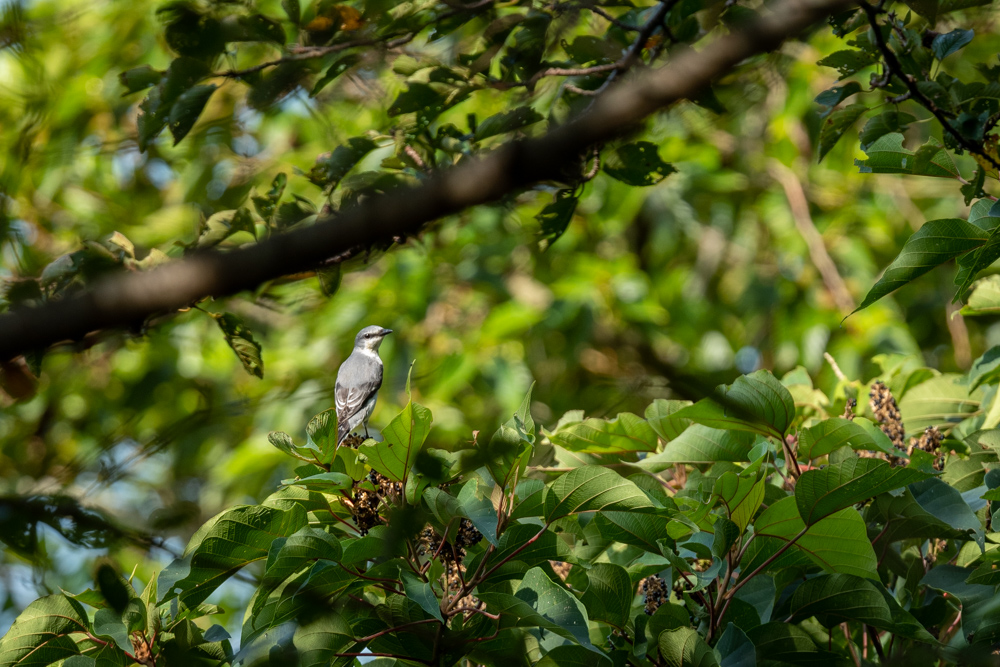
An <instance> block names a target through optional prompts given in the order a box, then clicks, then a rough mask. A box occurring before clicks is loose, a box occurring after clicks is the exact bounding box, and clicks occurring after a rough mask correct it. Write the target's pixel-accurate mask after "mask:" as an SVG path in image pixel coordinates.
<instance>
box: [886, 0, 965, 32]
mask: <svg viewBox="0 0 1000 667" xmlns="http://www.w3.org/2000/svg"><path fill="white" fill-rule="evenodd" d="M980 1H981V0H980ZM904 2H905V4H906V5H907V6H908V7H909V8H910V9H912V10H913V11H915V12H916V13H918V14H920V15H921V16H923V17H924V18H925V19H927V20H928V21H929V22H930V24H931V25H932V26H933V25H934V23H935V22H936V21H937V14H938V0H904Z"/></svg>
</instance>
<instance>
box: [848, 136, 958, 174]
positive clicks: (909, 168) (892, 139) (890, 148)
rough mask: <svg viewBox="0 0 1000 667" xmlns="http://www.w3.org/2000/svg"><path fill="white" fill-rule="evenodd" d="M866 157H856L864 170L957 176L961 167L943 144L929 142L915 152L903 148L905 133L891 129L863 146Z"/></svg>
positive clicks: (861, 170) (863, 171)
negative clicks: (958, 167)
mask: <svg viewBox="0 0 1000 667" xmlns="http://www.w3.org/2000/svg"><path fill="white" fill-rule="evenodd" d="M864 151H865V154H866V155H867V156H868V159H867V160H855V161H854V164H855V166H857V167H858V171H859V172H860V173H862V174H910V175H913V176H936V177H938V178H955V177H956V176H957V175H958V169H957V168H956V167H955V163H954V161H953V160H952V159H951V156H950V155H948V153H947V151H945V150H944V149H943V148H941V147H940V146H938V145H936V144H934V143H927V144H925V145H924V146H921V148H920V150H918V151H917V152H916V153H914V152H913V151H909V150H907V149H905V148H903V135H902V134H898V133H890V134H887V135H885V136H884V137H881V138H879V139H877V140H876V141H875V142H874V143H872V144H871V145H869V146H865V147H864Z"/></svg>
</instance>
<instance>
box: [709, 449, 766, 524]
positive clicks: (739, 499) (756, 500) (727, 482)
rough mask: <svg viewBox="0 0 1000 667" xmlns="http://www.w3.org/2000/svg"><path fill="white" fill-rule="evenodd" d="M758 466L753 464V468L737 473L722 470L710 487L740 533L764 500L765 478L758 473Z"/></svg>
mask: <svg viewBox="0 0 1000 667" xmlns="http://www.w3.org/2000/svg"><path fill="white" fill-rule="evenodd" d="M759 467H760V466H759V465H758V466H755V467H754V468H755V469H753V470H747V471H744V472H742V473H740V474H738V475H737V474H736V473H734V472H732V471H727V472H724V473H723V474H722V475H721V476H720V477H719V478H718V479H717V480H715V486H714V488H713V489H712V493H713V494H714V495H716V496H717V497H718V498H719V501H720V502H722V504H723V505H724V506H725V508H726V513H727V514H728V515H729V519H730V520H731V521H732V522H733V523H735V524H736V525H737V526H738V527H739V529H740V533H742V532H743V531H744V530H746V528H747V525H748V524H749V523H750V519H752V518H753V515H754V514H756V513H757V510H758V509H759V508H760V505H761V503H762V502H763V501H764V491H765V489H764V484H765V479H764V477H763V475H760V474H758V471H757V468H759Z"/></svg>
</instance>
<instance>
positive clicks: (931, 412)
mask: <svg viewBox="0 0 1000 667" xmlns="http://www.w3.org/2000/svg"><path fill="white" fill-rule="evenodd" d="M981 400H982V390H976V391H973V392H970V390H969V387H968V385H966V384H965V378H964V377H963V376H962V375H960V374H958V373H944V374H942V375H938V376H936V377H932V378H931V379H929V380H927V381H926V382H921V383H920V384H918V385H917V386H916V387H913V388H911V389H909V390H908V391H907V392H906V394H905V395H904V396H903V398H902V399H900V401H899V411H900V412H901V413H902V415H903V425H904V426H905V427H906V432H907V433H908V434H915V435H917V434H920V433H922V432H923V431H924V429H926V428H927V427H928V426H938V427H940V428H941V429H942V430H945V429H947V428H950V427H951V426H952V425H954V424H957V423H958V422H960V421H962V420H963V419H965V418H966V417H968V416H969V415H971V414H972V413H974V412H976V411H977V410H979V407H980V402H981Z"/></svg>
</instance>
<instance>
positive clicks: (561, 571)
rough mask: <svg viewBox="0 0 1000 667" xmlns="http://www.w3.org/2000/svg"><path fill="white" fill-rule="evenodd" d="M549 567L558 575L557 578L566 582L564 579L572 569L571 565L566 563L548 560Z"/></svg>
mask: <svg viewBox="0 0 1000 667" xmlns="http://www.w3.org/2000/svg"><path fill="white" fill-rule="evenodd" d="M549 565H551V566H552V571H553V572H555V573H556V574H558V575H559V578H560V579H562V580H563V581H566V577H568V576H569V571H570V570H572V569H573V564H572V563H566V562H563V561H561V560H550V561H549Z"/></svg>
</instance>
